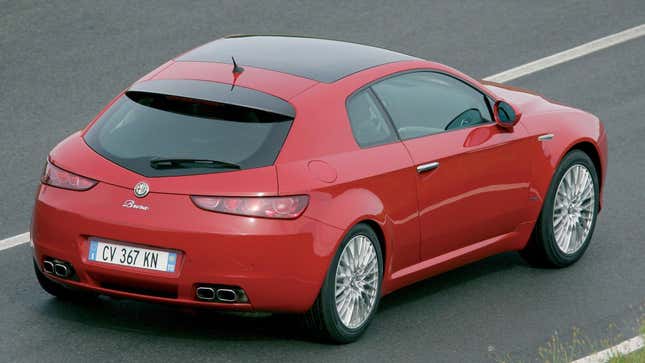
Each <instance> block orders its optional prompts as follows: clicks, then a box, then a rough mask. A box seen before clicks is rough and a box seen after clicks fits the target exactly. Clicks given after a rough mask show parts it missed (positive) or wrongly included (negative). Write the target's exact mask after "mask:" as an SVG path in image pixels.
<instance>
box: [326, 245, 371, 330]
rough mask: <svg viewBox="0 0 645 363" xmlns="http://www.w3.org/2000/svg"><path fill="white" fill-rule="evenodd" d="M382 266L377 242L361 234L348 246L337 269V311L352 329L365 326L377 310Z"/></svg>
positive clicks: (343, 321)
mask: <svg viewBox="0 0 645 363" xmlns="http://www.w3.org/2000/svg"><path fill="white" fill-rule="evenodd" d="M378 284H379V264H378V257H377V256H376V248H375V247H374V242H373V241H372V240H370V238H369V237H367V236H365V235H362V234H358V235H356V236H354V237H352V239H350V240H349V242H348V243H347V244H346V245H345V248H343V253H341V255H340V263H339V264H338V267H337V268H336V280H335V289H334V290H335V296H336V312H337V313H338V316H339V317H340V321H341V322H342V323H343V325H345V326H346V327H348V328H350V329H356V328H358V327H360V326H361V325H363V324H364V323H365V321H367V318H368V317H369V316H370V314H371V313H372V309H374V304H375V303H376V292H377V290H378Z"/></svg>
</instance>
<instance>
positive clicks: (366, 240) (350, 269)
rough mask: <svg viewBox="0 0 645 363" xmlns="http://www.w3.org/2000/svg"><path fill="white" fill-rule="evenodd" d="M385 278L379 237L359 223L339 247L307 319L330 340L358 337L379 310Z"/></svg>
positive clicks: (347, 340)
mask: <svg viewBox="0 0 645 363" xmlns="http://www.w3.org/2000/svg"><path fill="white" fill-rule="evenodd" d="M382 279H383V257H382V252H381V248H380V243H379V239H378V237H377V236H376V233H374V231H373V230H372V229H371V228H370V227H369V226H367V225H365V224H358V225H356V226H355V227H354V228H352V229H351V230H350V231H349V233H348V234H347V235H346V236H345V238H344V239H343V242H342V243H341V245H340V247H339V248H338V251H337V252H336V255H335V256H334V259H333V261H332V263H331V266H330V268H329V271H328V272H327V276H326V278H325V281H324V283H323V286H322V288H321V290H320V293H319V295H318V298H317V299H316V301H315V303H314V305H313V306H312V307H311V309H310V310H309V312H308V313H307V314H306V316H305V323H306V324H307V326H308V327H309V328H310V329H311V330H313V331H314V332H316V333H318V335H319V336H320V337H321V338H323V339H326V340H331V341H333V342H336V343H350V342H353V341H355V340H357V339H358V338H359V337H360V336H361V335H362V334H363V332H364V331H365V330H366V329H367V326H368V325H369V323H370V322H371V320H372V318H373V317H374V314H375V313H376V309H377V307H378V303H379V300H380V296H381V281H382Z"/></svg>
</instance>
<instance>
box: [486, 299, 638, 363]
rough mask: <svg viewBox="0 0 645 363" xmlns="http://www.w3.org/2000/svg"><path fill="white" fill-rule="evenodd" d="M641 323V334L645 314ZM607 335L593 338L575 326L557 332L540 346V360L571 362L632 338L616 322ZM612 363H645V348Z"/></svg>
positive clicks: (501, 362) (509, 361) (500, 362)
mask: <svg viewBox="0 0 645 363" xmlns="http://www.w3.org/2000/svg"><path fill="white" fill-rule="evenodd" d="M642 310H643V309H641V311H642ZM640 323H641V326H642V327H641V334H643V335H645V315H643V317H642V318H641V320H640ZM606 336H608V337H609V338H606V339H602V340H592V339H589V338H588V337H586V336H585V335H584V334H583V333H582V332H581V331H580V329H578V328H573V329H571V332H570V333H568V334H564V335H561V334H558V332H556V333H555V334H554V335H552V336H551V338H549V340H548V341H547V342H546V343H545V344H544V345H542V346H541V347H539V348H538V357H539V360H538V361H539V362H542V363H570V362H571V361H573V360H575V359H579V358H580V357H582V356H586V355H589V354H591V352H599V351H601V350H605V349H607V348H610V347H613V346H615V345H617V344H619V343H621V342H623V341H624V340H625V339H628V338H631V337H624V336H622V334H620V333H618V329H617V327H616V325H615V324H610V325H609V326H608V329H607V334H606ZM490 358H492V359H493V360H494V361H495V362H497V363H521V362H523V361H521V360H517V359H514V358H513V357H512V355H510V354H506V355H503V356H500V355H499V354H497V353H491V355H490ZM610 363H645V349H643V350H639V351H637V352H634V353H632V354H629V355H626V356H621V357H615V358H612V360H610Z"/></svg>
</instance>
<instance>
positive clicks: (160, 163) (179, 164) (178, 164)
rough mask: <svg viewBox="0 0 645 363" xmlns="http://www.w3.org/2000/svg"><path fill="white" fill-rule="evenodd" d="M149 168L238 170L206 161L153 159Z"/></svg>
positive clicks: (234, 166) (237, 166) (237, 167)
mask: <svg viewBox="0 0 645 363" xmlns="http://www.w3.org/2000/svg"><path fill="white" fill-rule="evenodd" d="M150 166H151V167H153V168H155V169H190V168H214V169H240V166H239V165H237V164H233V163H229V162H226V161H219V160H208V159H154V160H150Z"/></svg>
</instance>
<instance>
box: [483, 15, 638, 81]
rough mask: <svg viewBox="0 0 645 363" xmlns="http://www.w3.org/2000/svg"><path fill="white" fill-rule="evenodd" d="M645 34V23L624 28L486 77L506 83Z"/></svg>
mask: <svg viewBox="0 0 645 363" xmlns="http://www.w3.org/2000/svg"><path fill="white" fill-rule="evenodd" d="M643 35H645V24H641V25H639V26H635V27H633V28H629V29H627V30H623V31H622V32H619V33H616V34H612V35H608V36H606V37H603V38H600V39H596V40H593V41H591V42H589V43H585V44H582V45H579V46H577V47H575V48H571V49H568V50H565V51H562V52H560V53H556V54H554V55H550V56H548V57H544V58H540V59H538V60H535V61H533V62H529V63H526V64H523V65H521V66H519V67H515V68H511V69H509V70H507V71H504V72H500V73H497V74H494V75H492V76H488V77H486V78H484V80H485V81H491V82H497V83H504V82H508V81H511V80H513V79H517V78H520V77H523V76H526V75H529V74H531V73H535V72H539V71H541V70H543V69H547V68H550V67H553V66H556V65H558V64H562V63H564V62H568V61H570V60H574V59H576V58H580V57H583V56H585V55H589V54H591V53H594V52H597V51H599V50H602V49H605V48H609V47H611V46H614V45H617V44H620V43H624V42H626V41H628V40H632V39H636V38H638V37H642V36H643Z"/></svg>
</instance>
